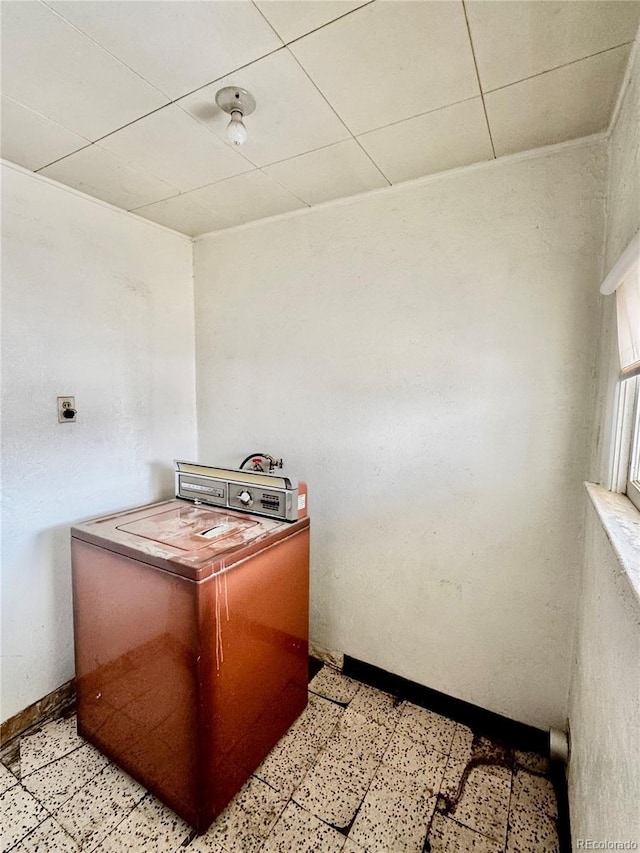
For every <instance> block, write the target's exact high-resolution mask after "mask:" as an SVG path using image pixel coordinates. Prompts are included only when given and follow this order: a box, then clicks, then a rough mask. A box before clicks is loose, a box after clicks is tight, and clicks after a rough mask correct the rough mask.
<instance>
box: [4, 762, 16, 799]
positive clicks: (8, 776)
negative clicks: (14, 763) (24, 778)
mask: <svg viewBox="0 0 640 853" xmlns="http://www.w3.org/2000/svg"><path fill="white" fill-rule="evenodd" d="M18 781H19V779H18V777H17V776H14V775H13V773H12V772H11V771H10V770H8V769H7V768H6V767H5V766H4V764H0V795H2V794H4V792H5V791H8V790H9V788H13V786H14V785H17V784H18Z"/></svg>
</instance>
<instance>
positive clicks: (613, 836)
mask: <svg viewBox="0 0 640 853" xmlns="http://www.w3.org/2000/svg"><path fill="white" fill-rule="evenodd" d="M608 155H609V176H608V199H607V227H606V234H605V266H604V271H605V272H606V271H608V270H609V269H610V268H611V266H612V265H613V264H614V263H615V261H616V260H617V258H618V256H619V255H620V253H621V252H622V250H623V249H624V248H625V246H626V245H627V244H628V242H629V240H630V239H631V237H632V236H633V235H634V233H635V232H636V231H637V230H638V228H640V57H639V55H638V52H637V50H636V57H635V63H634V65H633V67H632V73H631V77H630V84H629V88H628V89H627V91H626V94H625V98H624V101H623V104H622V108H621V111H620V113H619V116H618V120H617V122H616V124H615V127H614V129H613V133H612V135H611V137H610V140H609V144H608ZM602 302H603V304H602V317H601V341H600V358H599V376H600V393H599V395H598V398H597V408H596V420H597V423H598V428H597V429H596V433H595V439H594V449H595V462H594V463H593V468H594V473H593V476H594V478H596V479H599V480H601V481H603V482H605V483H606V481H607V465H608V452H609V441H608V439H609V435H610V432H611V418H612V412H611V400H612V395H613V388H614V380H615V377H616V376H617V372H618V362H617V358H618V353H617V346H616V338H615V327H614V320H615V304H614V303H615V300H614V298H613V297H608V299H604V300H602ZM587 513H588V525H587V537H586V543H585V566H584V578H583V582H582V583H583V586H582V593H581V596H580V598H579V602H578V608H577V609H578V613H579V623H578V634H577V643H576V653H575V663H574V667H573V680H572V686H571V699H570V723H571V743H572V755H571V762H570V775H569V782H570V787H569V792H570V806H571V823H572V831H573V837H574V839H578V838H591V839H594V840H596V841H600V842H602V841H607V840H608V841H616V840H618V841H626V840H629V839H630V840H632V841H635V842H636V843H637V844H639V845H640V603H639V600H638V598H637V594H635V593H634V591H633V590H632V587H631V584H630V581H629V578H628V577H627V576H626V575H625V574H624V573H623V572H621V566H620V563H619V562H618V559H617V557H616V555H615V553H614V551H613V549H612V547H611V544H610V542H609V540H608V539H607V537H606V535H605V532H604V530H603V529H602V525H601V524H600V522H599V520H598V518H597V517H596V515H595V513H594V511H593V509H592V508H591V507H589V509H588V510H587ZM638 523H640V516H639V521H638Z"/></svg>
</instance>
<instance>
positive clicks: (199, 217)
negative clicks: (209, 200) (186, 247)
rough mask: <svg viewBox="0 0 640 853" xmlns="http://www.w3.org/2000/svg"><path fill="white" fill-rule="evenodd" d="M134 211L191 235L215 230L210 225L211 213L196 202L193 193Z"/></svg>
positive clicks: (194, 235)
mask: <svg viewBox="0 0 640 853" xmlns="http://www.w3.org/2000/svg"><path fill="white" fill-rule="evenodd" d="M133 212H134V213H135V214H136V215H137V216H142V217H143V218H144V219H150V220H151V221H152V222H157V223H158V224H159V225H166V227H167V228H173V230H174V231H180V233H181V234H188V235H189V236H190V237H196V236H197V235H198V234H206V232H207V231H211V230H213V229H212V227H211V225H210V222H211V214H210V213H209V211H207V210H205V209H203V208H200V207H198V206H197V205H196V204H195V203H194V201H193V199H192V198H191V193H183V194H182V195H177V196H174V197H173V198H169V199H167V200H166V201H159V202H156V203H155V204H149V205H146V206H144V207H140V208H138V209H137V210H134V211H133Z"/></svg>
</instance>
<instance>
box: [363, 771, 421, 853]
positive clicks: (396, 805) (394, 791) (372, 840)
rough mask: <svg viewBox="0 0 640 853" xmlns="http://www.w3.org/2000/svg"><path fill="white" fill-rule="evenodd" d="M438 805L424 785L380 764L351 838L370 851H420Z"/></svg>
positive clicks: (418, 852) (417, 852) (419, 852)
mask: <svg viewBox="0 0 640 853" xmlns="http://www.w3.org/2000/svg"><path fill="white" fill-rule="evenodd" d="M435 806H436V797H435V796H434V795H433V794H432V792H431V791H430V790H429V789H428V788H426V786H425V785H423V784H420V783H418V782H416V780H415V779H414V778H412V777H411V776H408V775H407V774H405V773H401V772H399V771H397V770H394V769H393V768H391V767H386V766H384V765H381V766H380V767H379V768H378V770H377V772H376V775H375V777H374V779H373V781H372V783H371V786H370V788H369V790H368V791H367V794H366V796H365V798H364V801H363V803H362V805H361V806H360V809H359V811H358V814H357V815H356V818H355V821H354V823H353V827H352V828H351V831H350V832H349V838H350V839H351V840H352V841H353V842H355V843H356V844H358V845H359V846H360V847H361V848H362V849H364V850H366V851H371V853H385V852H386V851H387V850H393V851H406V853H421V851H422V848H423V845H424V840H425V838H426V835H427V830H428V828H429V823H430V821H431V817H432V815H433V812H434V809H435Z"/></svg>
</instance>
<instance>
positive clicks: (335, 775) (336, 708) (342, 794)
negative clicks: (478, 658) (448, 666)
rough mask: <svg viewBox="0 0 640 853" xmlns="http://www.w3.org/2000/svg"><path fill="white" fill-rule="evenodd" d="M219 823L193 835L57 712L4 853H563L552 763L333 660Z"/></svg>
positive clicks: (9, 774) (9, 780)
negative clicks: (356, 677) (355, 676)
mask: <svg viewBox="0 0 640 853" xmlns="http://www.w3.org/2000/svg"><path fill="white" fill-rule="evenodd" d="M309 690H310V693H309V705H308V707H307V709H306V711H305V712H304V713H303V714H302V716H301V717H300V718H299V719H298V720H297V721H296V722H295V723H294V725H293V726H292V727H291V729H290V730H289V731H288V732H287V734H286V735H285V736H284V737H283V738H282V740H281V741H280V742H279V743H278V744H277V746H276V747H275V748H274V749H273V751H272V752H271V753H270V754H269V755H268V756H267V758H266V759H265V761H264V762H263V763H262V765H261V766H260V767H259V768H258V769H257V770H256V772H255V774H254V775H253V776H252V777H251V779H250V780H249V781H248V782H247V784H246V785H245V786H244V788H243V789H242V790H241V791H240V793H239V794H238V795H237V796H236V797H235V798H234V800H233V801H232V802H231V803H230V804H229V806H228V807H227V808H226V809H225V811H224V812H223V813H222V814H221V815H220V816H219V818H218V819H217V820H216V822H215V823H214V824H213V826H212V827H211V829H210V830H209V831H208V832H207V833H206V835H202V836H199V837H194V833H193V832H192V831H191V829H190V828H189V827H188V826H187V825H186V824H185V823H184V822H183V821H182V820H181V819H180V818H178V817H177V816H176V815H175V814H173V812H171V811H170V810H169V809H168V808H166V807H165V806H163V805H162V804H161V803H159V802H158V801H157V800H156V799H155V798H154V797H153V796H152V795H151V794H149V793H148V792H147V791H145V789H144V788H143V787H142V786H141V785H139V784H138V783H137V782H135V781H134V780H133V779H131V778H130V777H129V776H127V774H126V773H124V772H122V771H121V770H120V769H119V768H117V767H116V766H114V765H113V764H111V763H110V762H109V761H108V760H107V759H106V758H105V757H104V756H102V755H101V754H100V753H99V752H97V751H96V750H95V749H94V748H93V747H92V746H90V745H89V744H86V743H85V742H84V741H83V740H82V739H81V738H79V737H78V735H77V733H76V730H75V719H74V718H73V717H70V718H68V719H62V720H57V721H55V722H52V723H49V724H47V725H45V726H43V727H42V728H41V729H40V730H39V731H38V732H36V733H35V734H32V735H30V736H29V737H24V738H23V739H22V740H21V742H20V755H19V761H15V762H14V763H13V764H11V769H9V768H8V767H6V766H4V765H0V814H1V815H2V848H1V849H2V853H7V851H13V853H58V851H59V853H77V851H80V850H82V851H94V850H95V851H96V853H125V851H126V853H137V851H141V853H257V851H261V853H312V851H314V853H315V851H317V853H334V851H335V853H338V851H344V853H383V851H384V853H386V852H387V851H393V853H423V851H431V853H467V851H473V853H498V852H499V851H506V853H553V851H556V853H557V851H559V844H558V834H557V827H556V822H557V806H556V800H555V795H554V791H553V787H552V785H551V783H550V781H549V779H548V778H547V775H546V774H547V771H548V766H547V762H546V760H545V759H544V758H542V757H541V756H539V755H536V754H535V753H525V752H517V751H515V752H514V751H513V750H511V749H509V748H507V747H504V746H501V745H500V744H497V743H494V742H492V741H489V740H487V739H486V738H482V737H479V736H476V735H474V733H473V732H472V731H471V730H470V729H468V728H466V727H465V726H462V725H460V724H458V723H455V722H454V721H453V720H450V719H447V718H446V717H441V716H439V715H437V714H434V713H433V712H431V711H427V710H425V709H423V708H418V707H417V706H415V705H411V704H409V703H407V702H397V701H396V700H394V698H393V697H392V696H389V695H387V694H386V693H381V692H380V691H379V690H375V689H373V688H372V687H368V686H366V685H364V684H360V683H359V682H356V681H352V680H350V679H348V678H346V677H345V676H343V675H341V674H340V673H338V672H336V671H334V670H332V669H329V668H327V667H324V668H323V669H321V670H320V672H319V673H318V674H317V675H316V676H315V677H314V678H313V680H312V681H311V683H310V685H309Z"/></svg>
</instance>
